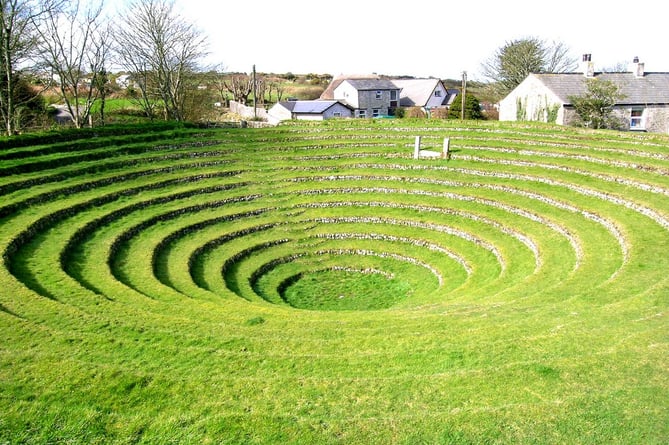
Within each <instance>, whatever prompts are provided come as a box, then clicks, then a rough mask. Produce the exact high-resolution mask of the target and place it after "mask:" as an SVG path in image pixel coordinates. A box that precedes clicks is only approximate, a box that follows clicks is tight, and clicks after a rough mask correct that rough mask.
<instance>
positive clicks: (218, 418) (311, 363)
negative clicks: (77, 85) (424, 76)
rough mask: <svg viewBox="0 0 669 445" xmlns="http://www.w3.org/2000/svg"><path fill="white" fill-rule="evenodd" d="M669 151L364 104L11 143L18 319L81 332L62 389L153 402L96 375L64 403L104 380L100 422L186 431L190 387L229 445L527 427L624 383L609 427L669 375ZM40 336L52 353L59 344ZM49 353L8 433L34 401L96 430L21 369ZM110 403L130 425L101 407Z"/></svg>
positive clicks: (5, 299)
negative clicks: (383, 114) (393, 112)
mask: <svg viewBox="0 0 669 445" xmlns="http://www.w3.org/2000/svg"><path fill="white" fill-rule="evenodd" d="M416 135H420V136H421V137H422V142H423V144H424V148H427V149H430V148H435V147H436V149H437V150H438V149H439V147H440V146H441V144H442V140H443V138H445V137H448V138H450V144H451V157H450V159H449V160H446V159H430V160H425V159H414V158H413V156H412V154H413V153H412V150H413V137H414V136H416ZM668 148H669V142H668V141H667V139H666V137H662V136H650V135H635V134H626V133H623V134H621V133H612V132H611V133H609V132H598V133H597V132H590V131H578V130H573V129H559V128H554V127H545V126H502V125H498V124H495V123H489V124H477V125H471V126H467V125H462V124H460V123H458V124H452V123H444V122H434V123H432V122H430V124H429V125H426V124H424V123H421V124H415V123H414V124H403V121H392V122H381V121H379V122H376V121H359V122H358V121H354V122H341V123H327V124H320V125H309V124H294V125H286V126H280V127H277V128H273V129H222V130H198V129H195V128H192V129H189V128H181V129H176V130H175V129H169V128H168V129H165V128H159V129H156V130H155V131H152V132H148V133H147V134H146V135H143V136H141V137H140V136H138V135H118V136H98V137H96V138H89V139H81V140H76V141H72V142H69V143H68V142H57V143H45V144H44V145H38V144H35V145H33V146H29V147H16V148H8V149H4V150H2V151H0V194H1V196H2V204H1V205H0V217H1V218H2V219H1V220H0V242H1V245H0V247H1V249H2V258H3V267H2V269H1V270H0V278H1V281H2V283H3V288H4V289H3V291H2V293H1V294H0V295H1V298H0V312H1V315H2V320H3V324H4V325H5V326H8V327H10V328H11V329H13V330H15V332H16V333H17V334H16V335H21V336H23V335H25V336H29V337H32V336H34V338H35V342H37V343H41V342H43V343H44V344H45V345H49V344H50V343H49V342H50V341H53V342H55V343H56V344H58V345H62V347H63V349H62V354H64V355H66V356H67V358H66V359H64V360H65V362H66V363H65V365H64V367H63V370H64V373H65V376H64V377H63V378H64V379H65V381H66V382H68V383H67V384H66V385H72V386H73V387H79V385H82V384H83V385H88V387H89V388H90V389H91V391H99V392H100V393H101V394H105V393H106V392H108V391H110V390H111V389H109V388H106V386H105V385H102V386H103V387H104V388H103V389H101V388H98V387H97V386H96V385H99V384H93V383H91V381H89V380H90V379H93V380H95V379H96V377H91V375H104V378H109V379H110V380H109V381H110V382H116V381H118V380H119V379H121V378H122V376H126V377H127V376H133V377H129V378H130V380H132V381H135V380H137V381H138V382H140V383H135V384H133V385H132V387H131V388H130V390H129V392H132V391H134V390H135V389H134V388H136V387H137V391H140V392H141V394H142V397H144V398H141V399H138V400H137V402H136V403H137V404H139V405H141V406H142V407H143V409H146V410H147V412H148V413H149V414H147V415H140V416H139V417H137V418H135V420H134V421H130V420H129V419H130V417H129V416H131V414H130V411H131V410H130V408H129V407H126V406H125V405H123V404H122V403H120V402H118V401H117V402H107V401H104V400H102V399H99V398H98V397H96V396H92V395H91V393H89V392H87V390H85V389H84V390H82V391H81V394H79V395H77V396H76V397H73V398H72V401H69V400H65V401H64V402H62V405H60V406H59V407H58V408H57V409H58V410H61V411H62V412H67V413H70V414H73V413H76V412H78V411H77V410H78V409H79V408H77V407H78V406H80V405H81V404H83V403H85V402H86V401H87V400H88V401H90V399H91V397H92V398H93V399H94V400H95V403H94V405H95V406H96V408H93V413H92V414H91V416H92V417H93V422H98V423H100V428H102V429H103V430H105V431H106V433H100V435H101V436H100V437H103V436H104V437H116V438H120V439H119V440H121V439H124V438H125V439H127V438H128V437H130V436H133V435H137V434H139V436H138V437H144V439H142V440H147V441H151V440H152V438H156V437H164V436H165V434H166V429H167V430H168V431H172V433H173V434H174V435H175V436H174V437H181V438H183V437H185V436H180V433H179V432H176V431H174V430H172V428H175V425H177V424H179V422H181V421H180V420H178V419H181V418H182V417H183V416H186V417H188V415H187V414H185V413H186V412H187V411H185V409H186V408H185V407H186V406H190V404H191V403H197V404H198V406H197V408H194V409H193V410H192V411H188V412H190V413H192V416H198V417H197V419H196V418H192V419H191V421H186V425H187V427H186V428H185V430H184V431H186V432H187V435H188V437H197V438H198V439H206V438H209V439H211V440H215V441H216V439H220V438H221V437H222V436H221V435H220V434H222V433H221V432H220V431H218V430H217V426H220V428H224V427H223V425H227V427H226V428H229V429H230V431H232V433H231V434H232V436H231V437H233V438H235V440H237V439H238V440H239V441H243V439H244V438H245V437H247V435H248V434H251V432H253V431H255V432H256V434H258V439H259V441H262V440H264V439H268V438H269V437H275V438H276V437H280V438H282V439H283V441H284V442H295V443H299V442H301V441H304V440H308V441H322V442H323V443H327V442H328V441H334V442H336V441H338V440H340V439H341V440H343V441H345V442H348V443H353V442H359V443H370V441H371V442H379V443H391V442H395V441H409V442H411V441H412V437H413V438H416V439H421V440H423V439H424V440H427V441H432V440H433V439H434V440H436V438H437V437H451V436H452V437H455V438H458V437H460V438H463V439H464V440H465V441H467V440H470V441H474V442H476V441H479V440H482V439H485V438H489V437H492V436H491V435H493V436H494V437H497V439H495V440H499V441H501V442H504V441H506V440H520V441H523V440H529V438H531V437H542V436H541V435H542V433H546V432H548V431H554V429H555V427H556V425H557V424H558V423H560V422H561V421H560V419H564V422H565V424H567V425H570V426H571V427H573V428H574V429H575V430H576V431H580V432H581V433H582V432H583V431H584V430H586V429H587V428H586V426H587V425H591V424H592V423H593V422H594V423H597V420H593V419H594V417H589V416H595V415H596V412H597V411H598V410H600V409H601V407H602V406H603V405H604V404H608V405H607V406H610V404H611V403H612V400H617V401H618V402H615V403H614V407H613V408H611V410H614V411H615V413H613V414H611V417H610V419H609V417H607V419H608V420H606V421H605V423H606V426H605V428H604V427H603V428H604V431H598V432H593V433H589V434H592V435H593V436H592V439H593V441H596V439H597V437H598V436H596V434H601V435H603V436H601V437H616V438H617V437H621V436H619V435H620V434H623V437H631V435H636V434H637V433H638V434H652V433H651V431H652V430H653V428H654V426H655V425H654V420H653V419H648V418H645V419H641V418H639V415H637V414H633V413H636V412H637V411H636V410H637V409H639V410H640V409H641V408H645V407H646V405H648V404H649V403H651V402H652V401H653V400H655V396H657V395H658V394H661V393H662V392H664V394H666V391H667V388H668V385H667V384H666V379H664V383H662V377H661V373H660V370H661V368H662V365H661V364H660V360H659V357H661V356H662V351H665V352H666V348H667V341H666V340H667V339H666V323H665V324H663V323H662V321H663V320H664V317H665V312H664V311H665V310H666V307H667V301H666V295H667V291H668V290H669V288H668V285H669V282H668V281H667V280H668V278H667V276H666V270H669V258H667V256H666V249H667V247H669V242H668V240H669V205H668V204H669V202H668V201H667V197H668V196H669V150H668ZM662 327H664V328H665V330H664V333H663V332H662ZM19 333H20V334H19ZM143 333H148V334H147V335H144V334H143ZM143 338H144V339H145V340H146V344H145V345H140V344H137V342H142V341H144V340H142V339H143ZM663 338H664V340H662V339H663ZM17 344H21V343H20V342H19V343H17ZM95 344H100V345H104V346H100V349H99V350H96V349H95V348H93V349H91V348H92V345H95ZM36 348H37V349H35V351H36V352H35V353H36V355H37V357H38V359H37V363H42V364H43V365H44V366H46V365H45V364H47V363H51V364H52V365H53V364H55V363H57V362H58V360H57V359H56V358H55V357H50V356H49V357H44V356H43V354H44V352H38V351H39V348H38V347H37V346H36ZM147 348H152V350H151V351H150V352H149V351H147ZM485 351H487V352H488V356H487V358H484V357H483V355H481V354H485ZM645 353H647V354H645ZM12 354H16V351H14V350H12V348H11V347H8V348H7V349H6V350H5V355H6V356H7V355H9V356H13V355H12ZM119 354H120V356H123V357H124V358H123V359H122V360H116V359H115V358H114V357H117V356H119ZM618 354H621V356H618ZM636 354H641V357H643V360H645V362H644V364H643V370H641V369H639V366H642V364H641V363H640V362H635V359H634V356H635V355H636ZM76 357H79V359H77V358H76ZM34 359H35V358H34V357H31V360H34ZM17 360H18V359H17ZM40 360H41V361H40ZM81 361H83V363H85V364H84V365H83V367H84V368H86V369H88V371H86V372H85V373H84V374H85V375H84V374H81V373H80V372H79V369H80V367H81V366H80V365H81ZM612 361H615V362H616V365H614V366H613V368H614V371H613V372H615V373H617V374H616V375H617V376H618V377H617V379H618V383H614V384H613V386H611V387H610V386H609V384H608V383H607V381H606V378H605V376H604V375H603V374H602V373H603V371H604V368H605V367H607V366H608V367H610V366H611V362H612ZM12 363H13V362H12ZM77 363H78V364H79V365H78V364H77ZM103 363H104V365H103ZM163 365H165V366H166V367H167V368H169V369H170V370H172V371H173V372H174V374H170V372H171V371H170V372H167V368H165V369H163V368H161V367H162V366H163ZM7 366H8V365H7V364H5V367H4V368H3V371H2V372H3V374H2V375H3V376H7V373H8V372H9V371H8V367H7ZM34 366H37V365H34ZM591 366H594V367H595V368H596V369H592V368H591ZM30 369H32V366H31V367H28V368H27V369H26V370H25V373H26V374H25V375H21V373H19V375H18V376H16V377H12V378H11V379H10V385H13V389H12V390H11V391H14V392H16V394H20V393H21V391H20V390H19V389H18V388H19V387H25V388H31V389H27V390H26V391H27V392H29V393H31V394H33V395H32V397H33V398H32V399H31V400H22V399H21V397H22V396H18V395H17V396H15V397H18V398H19V399H21V400H19V401H18V402H17V401H16V400H14V399H11V397H10V398H5V399H4V401H3V402H2V403H3V405H4V406H7V405H8V404H9V403H10V400H13V402H12V403H14V402H16V403H18V405H16V407H14V408H12V409H10V410H9V411H5V412H8V413H9V414H6V415H5V417H4V419H3V420H2V422H3V424H2V425H3V427H8V428H9V430H7V431H14V430H15V429H19V428H21V425H23V427H25V424H24V423H22V422H26V421H25V420H22V416H23V414H24V410H26V409H32V408H31V407H34V410H33V411H32V414H31V415H32V416H35V420H29V422H33V423H35V424H39V422H42V423H41V424H40V425H41V426H40V427H38V430H39V432H38V433H36V434H38V436H39V434H42V435H43V437H45V438H46V437H53V436H54V435H55V436H58V434H61V436H59V437H73V436H77V435H78V434H82V433H83V427H82V426H78V424H77V423H76V422H75V421H73V420H70V419H68V420H63V419H62V418H61V417H59V415H58V414H57V413H56V412H54V411H52V408H50V403H51V402H52V400H51V399H50V397H49V396H48V394H53V395H54V397H56V396H58V397H60V396H59V394H60V395H62V394H61V392H60V390H57V389H55V388H56V387H57V385H56V384H55V383H53V382H55V380H53V382H51V381H50V380H49V379H50V378H51V379H55V375H53V374H51V373H49V372H47V373H46V375H47V378H46V380H45V381H44V382H42V383H34V382H33V383H31V384H27V383H25V382H26V381H29V380H30V377H29V375H30V374H29V373H30V372H38V371H37V370H35V369H32V370H30ZM586 370H588V371H587V373H589V374H587V376H584V374H583V373H586ZM642 371H643V372H644V373H645V375H646V378H647V379H648V380H646V382H645V383H644V385H646V386H644V388H646V389H647V391H645V390H643V391H641V392H642V394H639V391H640V390H638V389H632V388H631V387H630V385H632V382H633V381H634V380H635V379H636V377H635V375H637V374H638V373H639V372H642ZM665 377H666V374H665ZM123 378H125V377H123ZM209 378H211V379H213V380H212V381H210V380H208V379H209ZM184 379H188V380H187V383H183V386H185V388H182V389H183V391H185V392H182V390H178V391H177V389H176V388H177V386H175V385H176V382H177V381H181V382H185V381H186V380H184ZM549 381H552V382H553V383H554V384H555V386H554V387H550V386H546V385H547V382H549ZM142 382H143V383H142ZM152 382H153V383H152ZM54 385H55V386H54ZM110 385H112V386H113V385H114V384H112V383H110ZM138 385H139V386H138ZM290 387H292V389H291V388H290ZM456 387H457V389H455V388H456ZM96 388H97V389H96ZM449 388H450V389H449ZM518 388H520V389H519V390H517V389H518ZM593 389H597V390H598V391H600V393H599V395H598V396H597V397H594V396H593V395H592V394H593V393H592V390H593ZM42 391H47V393H41V392H42ZM174 391H177V393H176V394H175V393H174ZM654 391H656V393H655V394H653V392H654ZM657 391H659V393H657ZM75 392H77V391H76V390H75ZM200 392H202V393H200ZM186 393H187V394H189V397H195V399H197V402H187V401H186ZM168 394H172V396H168ZM195 394H197V395H195ZM152 397H154V398H155V399H152ZM170 397H175V398H176V399H178V401H179V402H178V403H177V404H176V405H175V406H174V407H173V408H166V407H164V403H165V402H166V400H168V399H169V398H170ZM66 399H67V398H66ZM36 400H37V402H36ZM245 400H246V401H245ZM112 403H113V406H115V407H117V408H115V409H119V410H120V412H119V413H117V414H115V416H118V418H120V419H124V420H123V422H126V423H123V424H119V423H118V422H115V421H113V420H111V419H110V418H109V417H108V415H107V414H104V413H108V412H109V411H110V410H112V411H113V409H112V407H111V405H110V404H112ZM156 403H157V404H158V405H156ZM152 404H153V405H152ZM665 407H666V399H665ZM54 409H56V408H54ZM151 412H154V413H156V416H155V417H152V416H151V414H150V413H151ZM623 412H625V413H627V414H622V413H623ZM639 412H640V411H639ZM499 415H501V418H502V419H503V420H499V419H500V417H499ZM39 416H42V417H43V418H44V419H46V420H43V421H38V420H36V419H37V417H39ZM586 418H588V419H590V420H587V419H586ZM664 418H665V420H666V413H665V414H664ZM198 419H200V420H198ZM474 420H476V421H477V422H480V426H478V427H477V426H475V425H474V424H473V423H471V422H472V421H474ZM609 421H610V422H609ZM59 422H60V423H59ZM133 422H135V423H136V425H135V424H134V423H133ZM500 422H506V423H508V424H512V425H514V427H513V428H508V429H504V428H502V426H501V425H500ZM602 422H604V421H602ZM616 422H618V423H621V425H622V426H620V427H618V426H614V424H615V423H616ZM537 423H539V424H541V425H543V426H542V427H539V429H538V430H536V428H535V429H533V428H534V427H533V426H532V425H536V424H537ZM609 423H610V425H609ZM631 424H633V426H630V425H631ZM437 425H439V426H437ZM542 428H543V429H544V430H543V431H542ZM607 428H609V429H607ZM622 430H624V432H622ZM138 431H140V432H139V433H138ZM217 431H218V432H217ZM277 431H280V433H278V432H277ZM379 431H383V432H381V433H379ZM420 431H424V433H420ZM630 431H631V432H630ZM655 431H656V430H655ZM666 432H667V430H666V426H665V427H664V430H662V431H661V432H660V434H666ZM581 433H578V434H574V436H570V434H572V432H571V431H562V432H558V433H556V435H555V436H554V437H555V438H556V441H557V442H559V441H560V439H564V438H569V437H576V438H580V439H582V438H583V436H582V434H581ZM11 434H12V433H7V434H6V435H5V436H3V435H0V441H2V440H3V439H6V440H10V441H12V440H13V439H15V437H14V436H11ZM95 434H97V433H90V434H89V435H88V436H87V435H85V434H84V435H83V436H80V437H83V438H84V439H82V441H85V439H86V438H89V439H94V438H98V436H96V435H95ZM105 434H108V436H105ZM274 434H276V435H277V436H273V435H274ZM534 434H536V436H533V435H534ZM655 434H657V433H655ZM167 435H168V436H169V434H167ZM625 435H626V436H625ZM657 437H659V436H657ZM665 437H666V436H665ZM235 440H232V442H234V441H235ZM549 442H550V441H549ZM586 442H587V440H586ZM651 442H652V441H651Z"/></svg>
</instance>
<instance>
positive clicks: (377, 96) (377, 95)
mask: <svg viewBox="0 0 669 445" xmlns="http://www.w3.org/2000/svg"><path fill="white" fill-rule="evenodd" d="M376 98H377V99H381V91H377V92H376Z"/></svg>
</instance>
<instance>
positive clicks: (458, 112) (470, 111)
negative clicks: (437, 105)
mask: <svg viewBox="0 0 669 445" xmlns="http://www.w3.org/2000/svg"><path fill="white" fill-rule="evenodd" d="M460 117H462V93H460V94H458V95H457V96H456V97H455V100H454V101H453V103H452V104H451V106H450V108H449V109H448V118H449V119H460ZM483 118H484V117H483V112H482V111H481V104H480V103H479V100H478V98H477V97H476V96H474V95H473V94H467V95H466V96H465V119H483Z"/></svg>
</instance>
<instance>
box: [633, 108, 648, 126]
mask: <svg viewBox="0 0 669 445" xmlns="http://www.w3.org/2000/svg"><path fill="white" fill-rule="evenodd" d="M644 129H645V125H644V121H643V109H642V108H637V109H634V110H632V115H631V116H630V130H644Z"/></svg>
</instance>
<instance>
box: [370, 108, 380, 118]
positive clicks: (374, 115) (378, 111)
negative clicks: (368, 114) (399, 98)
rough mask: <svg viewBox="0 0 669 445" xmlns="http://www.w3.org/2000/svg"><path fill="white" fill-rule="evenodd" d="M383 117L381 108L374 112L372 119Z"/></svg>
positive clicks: (375, 109)
mask: <svg viewBox="0 0 669 445" xmlns="http://www.w3.org/2000/svg"><path fill="white" fill-rule="evenodd" d="M379 116H381V109H380V108H374V109H373V110H372V117H379Z"/></svg>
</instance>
